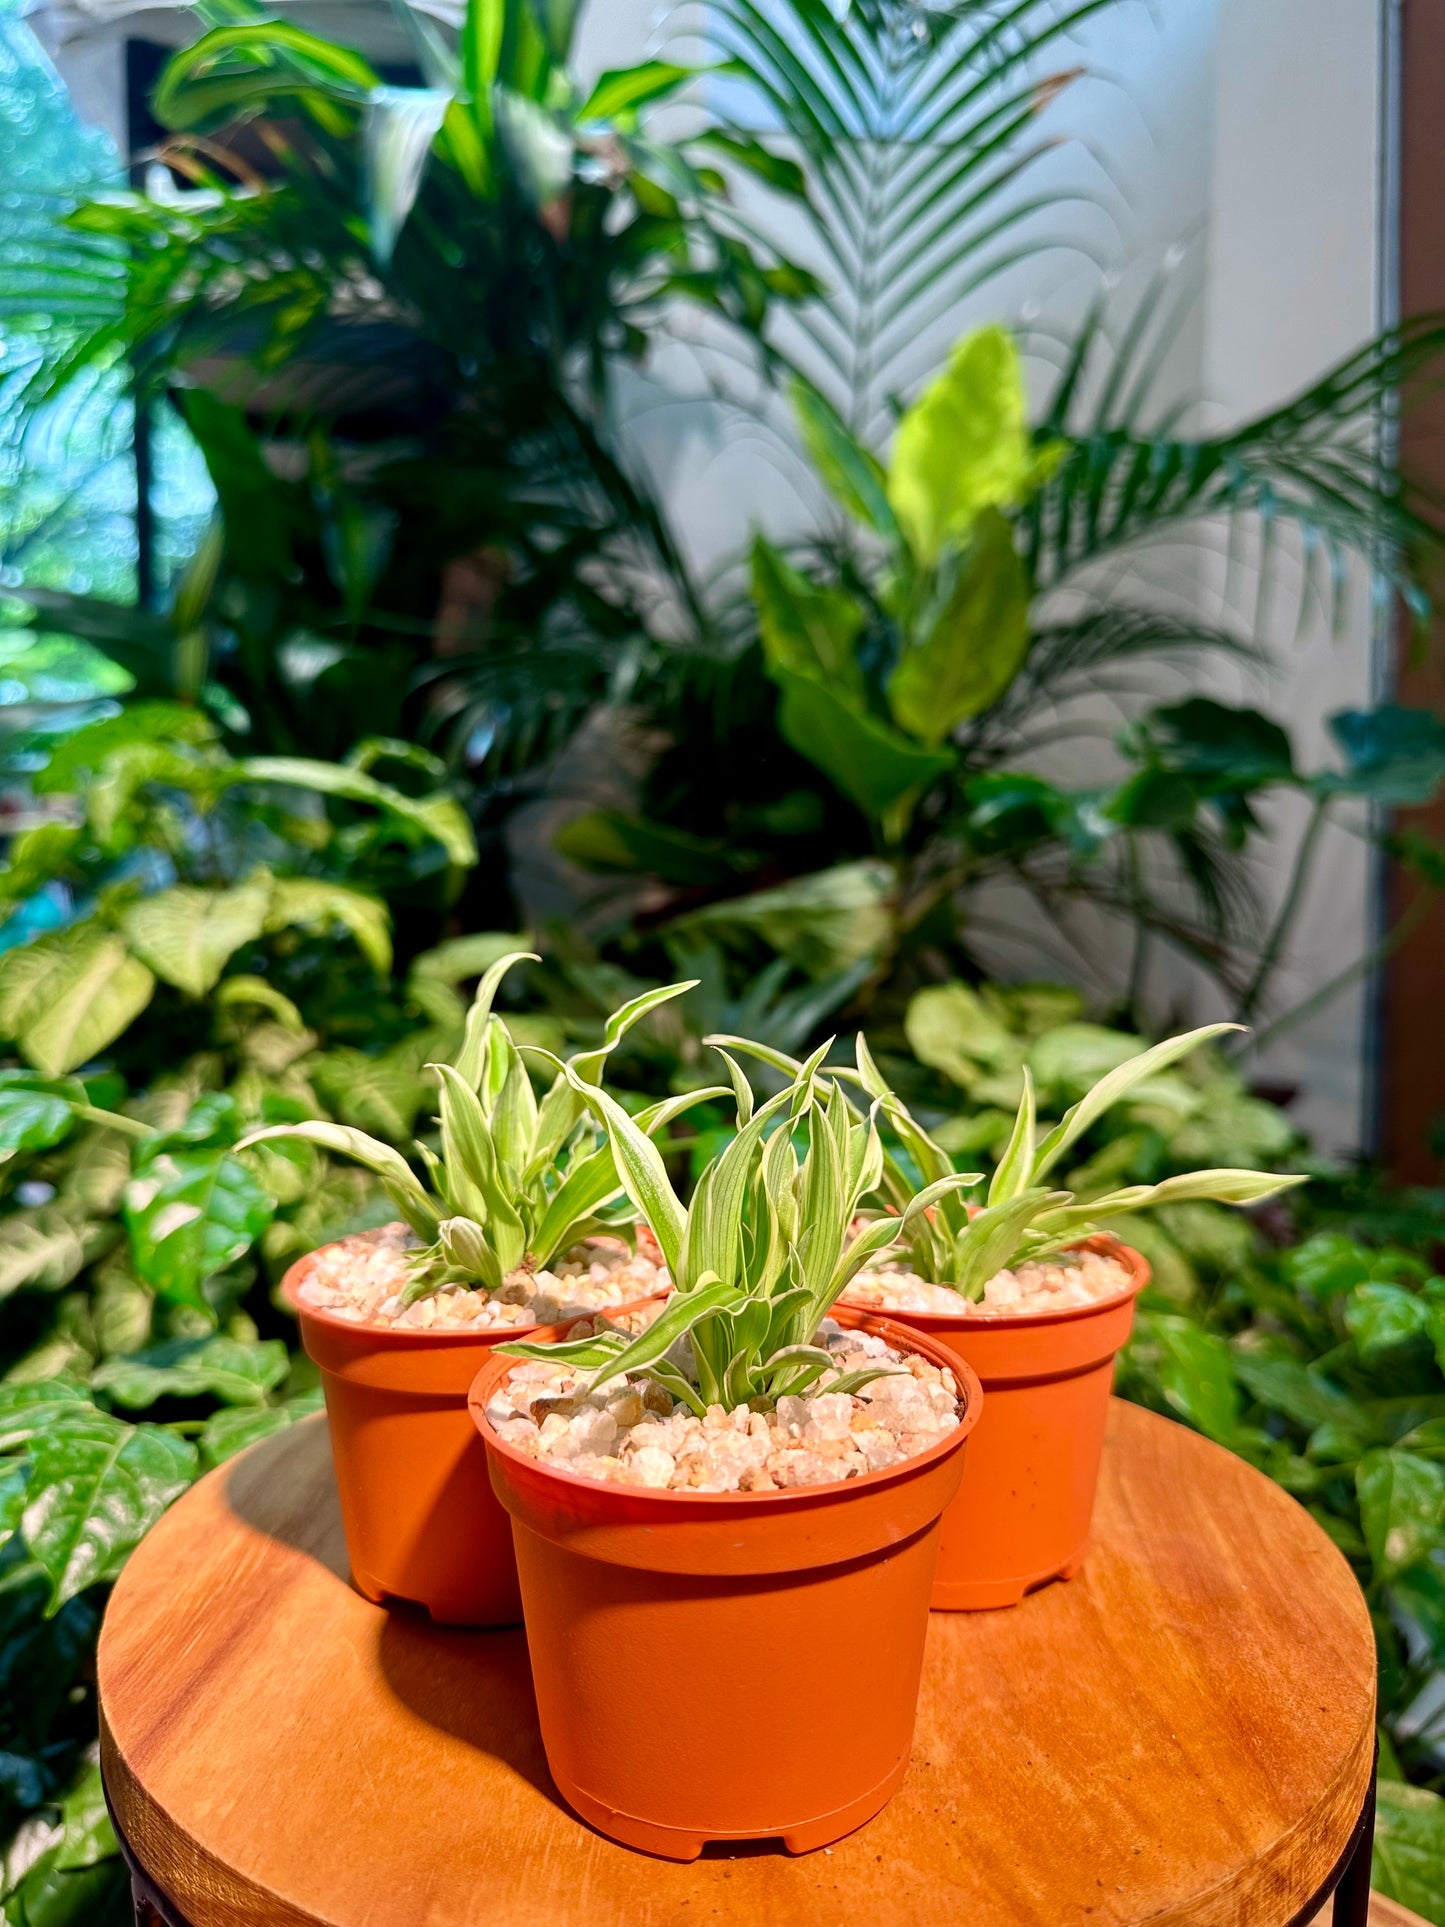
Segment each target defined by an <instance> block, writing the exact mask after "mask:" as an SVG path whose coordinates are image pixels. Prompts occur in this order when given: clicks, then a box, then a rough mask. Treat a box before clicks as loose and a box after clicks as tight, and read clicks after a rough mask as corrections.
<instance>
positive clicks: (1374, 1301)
mask: <svg viewBox="0 0 1445 1927" xmlns="http://www.w3.org/2000/svg"><path fill="white" fill-rule="evenodd" d="M1345 1326H1346V1328H1347V1330H1348V1331H1349V1334H1350V1336H1351V1338H1353V1339H1354V1341H1355V1346H1356V1349H1357V1350H1358V1352H1359V1354H1360V1361H1361V1363H1362V1364H1364V1365H1375V1364H1377V1363H1378V1362H1379V1361H1380V1359H1382V1358H1383V1357H1385V1355H1386V1354H1387V1353H1389V1352H1392V1351H1394V1350H1396V1348H1397V1347H1399V1346H1401V1345H1408V1344H1410V1343H1411V1342H1412V1341H1414V1340H1415V1339H1419V1338H1428V1337H1429V1335H1430V1329H1431V1319H1430V1307H1429V1305H1428V1304H1427V1303H1426V1302H1425V1300H1424V1299H1423V1298H1417V1297H1416V1296H1415V1294H1414V1293H1413V1292H1410V1291H1405V1290H1403V1289H1402V1288H1401V1287H1400V1286H1399V1285H1385V1284H1364V1285H1358V1286H1357V1287H1356V1288H1355V1290H1354V1291H1352V1292H1351V1293H1350V1296H1349V1298H1348V1299H1347V1301H1346V1303H1345Z"/></svg>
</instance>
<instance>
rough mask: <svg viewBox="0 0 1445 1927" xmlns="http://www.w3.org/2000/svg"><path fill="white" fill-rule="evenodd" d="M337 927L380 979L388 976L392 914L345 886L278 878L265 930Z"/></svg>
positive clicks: (377, 901) (374, 899)
mask: <svg viewBox="0 0 1445 1927" xmlns="http://www.w3.org/2000/svg"><path fill="white" fill-rule="evenodd" d="M328 924H340V925H341V927H342V928H343V929H344V930H347V931H349V932H350V933H351V935H352V937H353V938H354V939H355V940H356V947H357V949H358V950H359V951H360V952H361V954H362V956H363V957H365V958H366V960H367V962H368V963H369V964H370V965H371V967H372V968H373V970H375V972H376V974H377V975H378V976H379V977H386V976H389V975H390V973H391V913H390V912H389V911H388V909H387V907H386V905H385V904H384V903H383V902H382V901H381V900H380V898H378V897H372V896H368V895H367V894H366V893H365V892H364V891H362V890H352V889H349V888H348V887H347V886H346V885H345V884H344V883H327V882H324V881H322V879H321V878H319V877H277V878H275V879H274V880H273V882H272V884H271V902H270V906H269V908H268V909H267V912H266V922H265V926H264V927H265V929H266V930H267V931H268V932H270V931H273V930H290V929H295V928H299V929H319V928H325V927H326V926H327V925H328Z"/></svg>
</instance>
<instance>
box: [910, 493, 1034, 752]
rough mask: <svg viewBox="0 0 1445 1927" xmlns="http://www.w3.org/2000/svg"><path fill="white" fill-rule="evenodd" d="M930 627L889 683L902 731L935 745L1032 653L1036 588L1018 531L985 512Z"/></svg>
mask: <svg viewBox="0 0 1445 1927" xmlns="http://www.w3.org/2000/svg"><path fill="white" fill-rule="evenodd" d="M941 586H942V591H943V592H942V594H941V596H940V597H939V598H938V600H937V602H936V603H935V605H934V606H933V608H932V609H931V611H930V614H929V618H928V626H927V628H926V630H925V631H924V633H923V634H922V635H921V636H919V637H918V639H917V640H916V641H914V642H912V643H910V644H909V645H908V646H906V647H905V649H904V651H903V655H902V657H901V658H900V660H899V663H898V667H897V668H896V669H895V670H894V672H893V676H892V679H891V680H890V682H889V684H888V706H889V708H890V709H891V710H892V712H893V720H894V722H896V723H897V724H898V726H899V727H900V729H906V730H907V731H908V732H909V734H910V735H912V736H916V737H917V738H918V740H919V741H920V742H921V743H926V744H928V745H929V746H930V747H936V746H937V745H938V744H940V743H942V742H945V741H946V740H947V739H948V738H949V737H950V736H951V735H952V734H953V732H954V730H955V729H957V728H958V726H959V724H960V723H963V722H967V720H968V719H969V717H971V716H977V715H979V714H980V713H981V712H982V711H983V710H985V709H988V708H990V707H991V706H992V705H993V704H994V703H996V702H997V701H998V700H999V698H1000V697H1001V696H1002V695H1003V694H1004V692H1005V691H1006V690H1007V689H1008V687H1009V685H1010V684H1011V683H1012V682H1013V680H1014V678H1015V676H1017V674H1018V672H1019V670H1020V669H1022V667H1023V664H1024V658H1025V657H1026V656H1027V654H1028V650H1029V599H1030V598H1029V585H1028V577H1027V574H1026V572H1025V570H1024V564H1023V558H1022V557H1021V556H1020V555H1019V552H1018V549H1017V548H1016V546H1015V544H1014V534H1013V528H1012V526H1011V524H1010V523H1009V522H1008V520H1007V519H1006V518H1005V517H1004V516H1003V515H1001V514H1000V513H999V512H998V511H997V510H996V509H985V510H984V511H983V512H982V514H980V516H979V517H978V519H977V521H976V522H975V524H974V529H973V535H972V538H971V540H970V542H969V545H968V547H967V548H966V549H965V550H964V551H963V553H962V554H961V555H959V556H958V557H957V559H956V561H953V562H951V563H950V565H949V566H948V568H947V570H946V573H945V575H944V579H943V582H942V585H941Z"/></svg>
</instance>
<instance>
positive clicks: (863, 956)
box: [671, 861, 895, 1043]
mask: <svg viewBox="0 0 1445 1927" xmlns="http://www.w3.org/2000/svg"><path fill="white" fill-rule="evenodd" d="M894 883H895V877H894V872H893V870H892V867H891V866H890V865H888V864H886V863H879V862H872V861H869V862H861V863H844V864H840V865H839V866H838V867H837V868H836V869H833V870H820V871H818V872H817V873H816V874H815V875H813V876H807V877H800V878H798V879H797V880H796V881H795V882H792V883H785V884H782V885H780V886H779V887H778V888H777V889H776V890H758V891H755V892H754V893H753V894H752V895H751V896H746V897H730V898H728V899H727V900H726V902H723V903H717V904H712V905H709V906H708V907H707V908H706V909H703V910H696V911H692V912H690V913H689V914H688V915H687V916H684V917H679V918H677V920H676V921H675V922H674V923H673V924H672V926H671V927H672V929H674V930H677V931H684V930H700V931H706V932H708V933H709V934H716V935H718V936H720V937H727V936H729V935H731V934H732V933H733V932H749V933H751V932H755V933H756V934H757V935H758V936H760V937H762V938H763V940H764V941H765V942H766V943H767V944H768V945H769V946H770V948H772V949H773V950H775V951H777V952H778V953H779V954H780V955H781V956H784V957H786V958H788V960H789V961H790V962H791V963H794V964H796V965H797V966H798V968H799V969H800V970H802V971H805V972H806V973H807V975H808V976H810V977H814V978H821V977H827V976H830V975H832V974H833V973H834V972H836V971H839V970H843V969H847V968H849V967H851V966H853V965H855V964H863V963H871V962H873V961H875V960H876V959H877V958H878V957H879V956H880V955H882V954H883V952H884V951H885V950H886V949H887V947H888V946H889V944H890V943H891V942H892V939H893V914H892V910H891V908H890V895H891V892H892V890H893V887H894ZM722 1041H723V1042H724V1043H727V1042H729V1041H732V1040H729V1039H727V1038H724V1039H722Z"/></svg>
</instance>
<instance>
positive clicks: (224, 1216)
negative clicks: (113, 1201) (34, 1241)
mask: <svg viewBox="0 0 1445 1927" xmlns="http://www.w3.org/2000/svg"><path fill="white" fill-rule="evenodd" d="M272 1210H273V1208H272V1204H271V1200H270V1199H269V1198H268V1197H267V1195H266V1193H265V1192H264V1191H263V1190H262V1189H261V1187H260V1185H259V1184H258V1183H257V1182H256V1180H255V1178H254V1177H253V1176H252V1175H251V1173H250V1172H249V1171H248V1170H247V1168H246V1166H245V1165H244V1164H242V1163H241V1161H240V1159H239V1158H235V1157H232V1156H231V1155H230V1153H229V1152H226V1151H219V1150H211V1151H180V1152H175V1153H173V1152H169V1151H166V1152H162V1153H161V1154H160V1155H159V1156H158V1157H156V1158H154V1159H153V1160H152V1161H151V1162H150V1163H149V1164H148V1165H147V1166H146V1168H145V1169H144V1171H143V1172H142V1173H141V1174H140V1175H139V1176H138V1177H134V1178H132V1179H131V1181H130V1183H129V1184H128V1185H127V1186H126V1191H125V1222H126V1229H127V1230H128V1232H129V1233H130V1243H131V1256H132V1259H133V1261H134V1264H135V1268H136V1272H137V1275H138V1276H139V1277H140V1278H141V1279H142V1280H143V1282H144V1283H146V1284H148V1285H149V1286H150V1287H151V1288H152V1289H153V1290H154V1291H157V1292H159V1293H160V1294H161V1295H162V1297H165V1298H170V1299H173V1300H174V1301H176V1302H177V1303H179V1304H186V1305H193V1306H195V1307H196V1309H197V1310H200V1311H205V1312H208V1313H209V1310H210V1307H209V1305H208V1303H207V1301H206V1298H205V1295H204V1293H203V1291H202V1289H201V1287H202V1286H203V1285H204V1284H205V1282H206V1280H207V1279H208V1278H209V1277H211V1276H212V1275H213V1274H214V1273H215V1272H218V1271H222V1270H224V1269H225V1267H226V1266H227V1265H231V1264H234V1263H235V1262H236V1260H237V1259H238V1258H239V1257H241V1256H242V1255H243V1254H244V1253H245V1252H247V1251H248V1250H249V1249H250V1247H251V1244H252V1242H253V1241H254V1240H255V1239H256V1238H257V1237H259V1236H260V1234H261V1232H262V1231H264V1230H265V1228H266V1226H267V1225H268V1224H269V1223H270V1221H271V1217H272Z"/></svg>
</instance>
